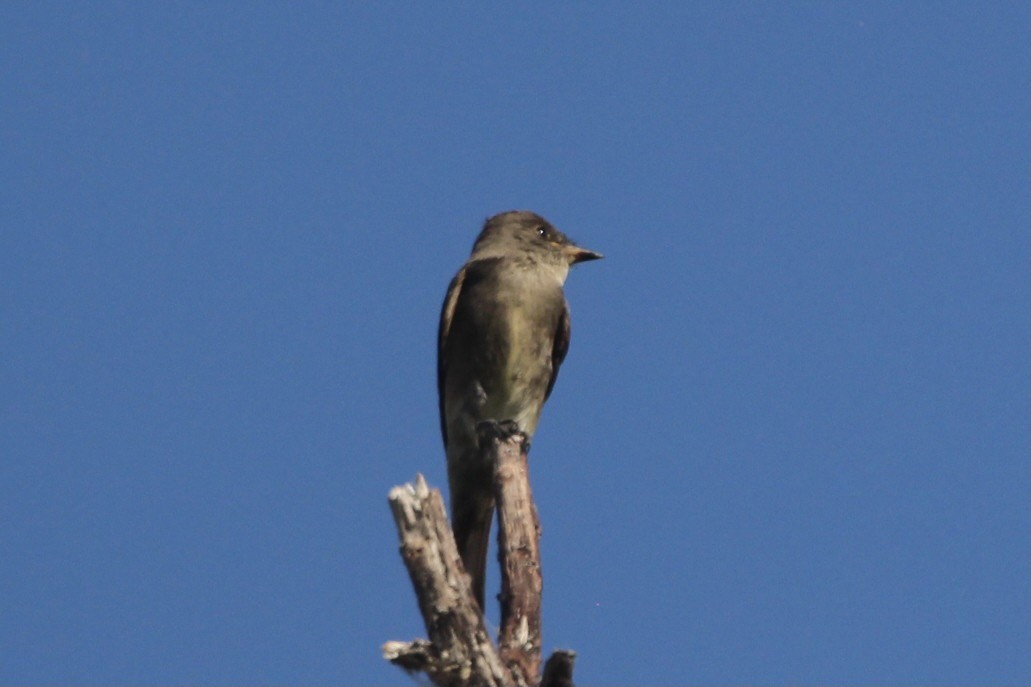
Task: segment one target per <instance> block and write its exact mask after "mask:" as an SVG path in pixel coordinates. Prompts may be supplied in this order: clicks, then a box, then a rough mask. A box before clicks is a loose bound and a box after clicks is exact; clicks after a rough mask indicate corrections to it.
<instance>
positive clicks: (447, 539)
mask: <svg viewBox="0 0 1031 687" xmlns="http://www.w3.org/2000/svg"><path fill="white" fill-rule="evenodd" d="M491 424H492V426H486V427H483V428H482V430H481V431H482V433H481V437H480V440H481V450H482V451H483V459H484V460H486V461H490V462H491V463H493V465H494V468H495V469H494V493H495V500H496V503H497V509H498V559H499V562H500V563H501V594H500V596H499V599H500V600H501V629H500V632H499V635H500V636H499V639H498V648H495V646H494V644H493V643H492V642H491V639H490V637H489V636H488V634H487V631H486V629H485V626H484V620H483V614H482V611H481V610H480V607H479V605H478V604H477V603H476V600H475V597H474V596H473V593H472V587H471V584H470V579H469V576H468V575H467V574H466V572H465V570H464V568H463V567H462V560H461V558H460V557H459V555H458V547H457V546H456V545H455V540H454V535H453V534H452V532H451V528H450V527H449V526H448V522H447V514H446V511H445V509H444V500H443V499H442V498H441V496H440V492H439V491H438V490H436V489H430V488H429V487H428V486H427V485H426V480H425V479H423V477H422V475H419V476H418V477H417V479H416V482H415V484H406V485H403V486H399V487H395V488H394V489H392V490H391V492H390V497H389V500H390V507H391V510H392V512H393V514H394V521H395V523H396V524H397V531H398V536H399V537H400V540H401V547H400V548H401V557H402V558H403V559H404V562H405V566H406V567H407V568H408V574H409V576H410V577H411V580H412V585H413V587H414V588H415V594H416V597H417V599H418V601H419V610H420V612H421V613H422V617H423V622H424V623H425V625H426V632H427V633H428V634H429V641H426V640H423V639H417V640H414V641H411V642H387V643H386V644H384V645H383V656H384V658H386V659H387V660H388V661H390V662H391V663H393V664H395V665H397V666H399V667H401V668H403V669H404V670H407V671H409V672H422V673H425V674H426V675H427V676H428V677H429V678H430V680H431V681H432V682H433V683H434V684H435V685H438V687H527V686H529V685H538V684H540V686H541V687H572V685H573V681H572V677H573V660H574V658H575V657H576V654H574V653H573V652H572V651H556V652H555V653H554V654H552V656H551V657H550V658H549V659H548V661H547V664H546V665H545V666H544V676H543V678H542V679H539V678H538V675H539V670H540V663H541V590H542V588H543V584H542V578H541V567H540V523H539V521H538V518H537V509H536V507H535V506H534V503H533V494H532V492H531V491H530V479H529V467H528V461H527V455H526V454H527V444H526V438H525V436H524V435H523V434H521V433H519V432H516V433H512V432H510V431H507V430H508V428H506V427H504V426H503V425H504V424H505V423H502V424H501V425H499V424H498V423H491Z"/></svg>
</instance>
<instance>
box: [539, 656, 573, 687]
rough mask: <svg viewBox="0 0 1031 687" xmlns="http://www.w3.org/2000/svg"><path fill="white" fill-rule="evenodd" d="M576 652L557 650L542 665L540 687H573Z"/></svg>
mask: <svg viewBox="0 0 1031 687" xmlns="http://www.w3.org/2000/svg"><path fill="white" fill-rule="evenodd" d="M575 661H576V652H575V651H567V650H564V649H559V650H558V651H556V652H555V653H553V654H552V655H551V656H549V657H548V660H547V662H546V663H545V664H544V677H542V678H541V685H540V687H573V663H574V662H575Z"/></svg>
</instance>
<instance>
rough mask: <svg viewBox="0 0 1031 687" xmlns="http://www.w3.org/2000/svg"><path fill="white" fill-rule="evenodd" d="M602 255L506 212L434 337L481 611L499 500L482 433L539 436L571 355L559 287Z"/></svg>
mask: <svg viewBox="0 0 1031 687" xmlns="http://www.w3.org/2000/svg"><path fill="white" fill-rule="evenodd" d="M601 257H602V256H601V254H599V253H595V252H594V251H591V250H587V249H586V248H581V247H579V246H577V245H576V244H574V243H573V242H572V241H570V240H569V239H568V238H566V236H565V235H563V234H562V233H561V232H560V231H558V230H557V229H555V227H553V226H552V225H551V224H550V223H549V222H548V221H547V220H545V219H544V218H543V217H541V216H540V215H536V214H534V213H532V212H524V211H518V212H503V213H501V214H498V215H495V216H493V217H491V218H490V219H488V220H487V221H486V223H485V224H484V225H483V230H482V231H481V232H480V235H479V237H478V238H477V239H476V243H475V244H473V250H472V255H471V256H470V257H469V260H468V261H466V263H465V265H463V266H462V269H460V270H459V271H458V274H456V275H455V278H454V279H452V280H451V284H450V286H448V290H447V296H446V297H445V298H444V307H443V309H442V311H441V314H440V330H439V332H438V339H437V391H438V394H439V400H440V428H441V431H442V432H443V435H444V449H445V451H446V452H447V467H448V484H449V487H450V490H451V522H452V528H453V529H454V533H455V541H456V542H457V544H458V551H459V553H460V554H461V556H462V561H463V563H464V565H465V569H466V571H467V572H468V573H469V575H470V576H471V577H472V586H473V592H474V593H475V595H476V600H477V601H478V602H479V604H480V608H481V609H482V608H483V607H484V606H483V594H484V577H485V574H486V566H487V548H488V546H489V543H490V542H489V536H490V528H491V520H492V517H493V513H494V494H493V486H492V485H493V474H492V471H493V465H489V464H486V461H484V460H482V459H481V457H480V452H479V446H478V439H477V425H479V424H480V423H481V422H485V421H494V422H498V423H513V422H514V423H515V425H516V426H517V427H518V429H519V430H520V431H522V432H523V433H524V434H526V437H527V440H529V439H531V438H532V437H533V433H534V430H536V429H537V421H538V420H540V416H541V408H542V407H543V406H544V401H546V400H547V398H548V396H549V395H550V394H551V390H552V388H553V387H554V386H555V379H556V377H557V376H558V368H559V365H561V364H562V360H563V359H564V358H565V357H566V351H567V350H568V349H569V305H568V304H567V303H566V298H565V295H564V294H563V292H562V285H563V284H564V283H565V281H566V277H567V276H568V274H569V268H570V266H572V265H574V264H576V263H578V262H584V261H587V260H597V259H599V258H601ZM508 426H509V427H511V424H509V425H508Z"/></svg>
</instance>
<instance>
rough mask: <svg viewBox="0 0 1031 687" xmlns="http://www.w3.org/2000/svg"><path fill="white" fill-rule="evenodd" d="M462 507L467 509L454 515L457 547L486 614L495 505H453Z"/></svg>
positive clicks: (487, 501)
mask: <svg viewBox="0 0 1031 687" xmlns="http://www.w3.org/2000/svg"><path fill="white" fill-rule="evenodd" d="M452 503H453V504H456V503H461V504H464V505H465V506H466V507H464V508H459V509H458V510H457V511H455V512H454V513H453V514H452V517H453V518H454V522H453V523H452V527H453V529H454V531H455V543H456V544H458V553H459V555H461V557H462V564H463V565H464V566H465V570H466V572H467V573H469V577H470V578H472V590H473V595H474V596H475V597H476V601H477V603H479V604H480V610H481V611H482V610H484V605H483V604H484V598H483V597H484V587H485V585H486V578H487V551H488V549H489V548H490V526H491V520H492V519H493V517H494V502H493V500H492V499H482V498H480V499H474V500H472V503H469V502H468V501H465V502H463V501H461V500H459V501H458V502H452Z"/></svg>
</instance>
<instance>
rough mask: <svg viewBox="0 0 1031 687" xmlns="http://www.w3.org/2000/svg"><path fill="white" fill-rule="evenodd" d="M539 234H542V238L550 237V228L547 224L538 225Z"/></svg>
mask: <svg viewBox="0 0 1031 687" xmlns="http://www.w3.org/2000/svg"><path fill="white" fill-rule="evenodd" d="M537 236H540V237H541V238H542V239H546V238H548V228H547V227H545V226H539V227H537Z"/></svg>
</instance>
